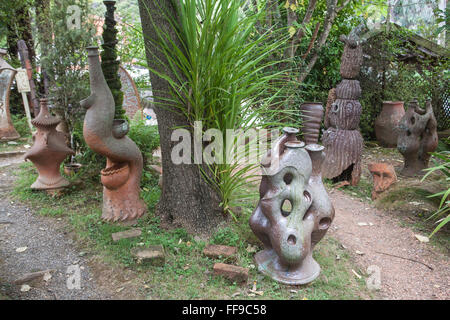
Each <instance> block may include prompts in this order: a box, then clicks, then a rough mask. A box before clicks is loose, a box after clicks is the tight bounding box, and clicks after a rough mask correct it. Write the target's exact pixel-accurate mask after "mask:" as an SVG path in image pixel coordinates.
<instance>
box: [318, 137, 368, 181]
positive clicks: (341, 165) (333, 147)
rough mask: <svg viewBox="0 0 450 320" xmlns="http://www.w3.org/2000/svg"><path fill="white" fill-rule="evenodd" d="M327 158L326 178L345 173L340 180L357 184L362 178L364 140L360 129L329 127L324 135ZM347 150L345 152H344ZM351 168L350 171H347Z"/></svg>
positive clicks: (324, 169) (323, 171)
mask: <svg viewBox="0 0 450 320" xmlns="http://www.w3.org/2000/svg"><path fill="white" fill-rule="evenodd" d="M322 143H323V145H324V147H325V149H326V154H327V156H326V158H325V161H324V163H323V165H322V174H323V176H324V177H325V178H328V179H334V178H338V177H340V176H341V174H343V175H347V177H342V179H339V178H338V179H337V180H339V181H342V180H347V181H349V182H350V184H351V185H352V186H356V185H357V184H358V183H359V180H360V178H361V154H362V151H363V148H364V140H363V137H362V136H361V133H360V132H359V131H358V130H336V129H334V128H329V129H328V130H327V131H325V132H324V134H323V136H322ZM344 150H345V152H344ZM346 170H350V172H348V173H347V172H345V171H346Z"/></svg>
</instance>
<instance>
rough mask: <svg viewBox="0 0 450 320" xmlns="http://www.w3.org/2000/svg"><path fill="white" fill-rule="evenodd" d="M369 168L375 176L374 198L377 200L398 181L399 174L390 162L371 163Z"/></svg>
mask: <svg viewBox="0 0 450 320" xmlns="http://www.w3.org/2000/svg"><path fill="white" fill-rule="evenodd" d="M368 168H369V171H370V173H371V174H372V177H373V190H372V200H375V199H377V198H378V197H379V195H380V194H381V193H382V192H384V191H386V190H387V189H389V187H390V186H391V185H392V184H394V183H395V182H396V181H397V175H396V174H395V169H394V167H393V166H392V164H388V163H369V165H368Z"/></svg>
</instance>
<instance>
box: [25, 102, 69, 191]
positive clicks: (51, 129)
mask: <svg viewBox="0 0 450 320" xmlns="http://www.w3.org/2000/svg"><path fill="white" fill-rule="evenodd" d="M59 122H60V120H59V119H58V118H56V117H54V116H52V115H51V114H50V113H49V111H48V107H47V99H41V100H40V111H39V115H38V116H37V117H36V118H34V119H33V120H32V121H31V123H32V124H33V125H34V126H35V127H36V128H37V132H36V133H34V134H33V141H34V144H33V146H32V147H31V149H30V150H28V151H27V153H25V160H30V161H31V162H33V164H34V166H35V167H36V169H37V170H38V173H39V176H38V178H37V180H36V181H35V182H34V183H33V184H32V185H31V188H32V189H38V190H49V189H59V188H63V187H66V186H68V185H69V181H67V180H66V179H65V178H64V177H63V176H61V173H60V171H59V167H60V165H61V163H62V162H63V161H64V159H65V158H66V157H67V156H69V155H74V154H75V153H74V152H73V150H72V149H70V148H69V147H67V145H66V142H65V136H64V134H63V133H62V132H59V131H56V126H57V125H58V123H59Z"/></svg>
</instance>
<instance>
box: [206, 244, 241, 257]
mask: <svg viewBox="0 0 450 320" xmlns="http://www.w3.org/2000/svg"><path fill="white" fill-rule="evenodd" d="M236 252H237V248H236V247H230V246H222V245H215V244H209V245H207V246H206V248H205V249H203V254H204V255H205V256H207V257H209V258H213V259H215V258H219V257H224V258H230V257H234V256H235V255H236Z"/></svg>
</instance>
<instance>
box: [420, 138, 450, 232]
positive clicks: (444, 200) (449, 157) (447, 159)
mask: <svg viewBox="0 0 450 320" xmlns="http://www.w3.org/2000/svg"><path fill="white" fill-rule="evenodd" d="M449 142H450V141H449ZM433 156H434V157H435V158H437V159H439V160H440V161H441V162H442V163H439V162H437V161H436V160H435V166H434V167H431V168H428V169H426V171H428V172H427V174H426V175H425V176H424V177H423V179H422V181H423V180H424V179H426V177H428V176H429V175H430V174H431V173H432V172H435V171H440V172H442V173H443V174H444V175H445V176H446V181H447V182H448V185H450V151H442V152H437V153H433ZM429 197H430V198H435V197H440V198H441V201H440V203H439V209H438V210H437V211H436V212H435V213H434V214H433V215H432V216H431V217H430V218H429V219H438V221H437V223H438V226H437V227H436V229H434V231H433V232H432V233H431V235H430V237H431V236H433V235H434V234H435V233H436V232H438V231H439V230H440V229H441V228H442V227H443V226H445V225H446V224H447V223H448V222H449V221H450V187H448V188H447V189H444V190H442V191H441V192H438V193H436V194H433V195H431V196H429ZM445 215H447V216H446V217H445ZM443 216H444V217H443ZM442 217H443V218H442Z"/></svg>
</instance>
